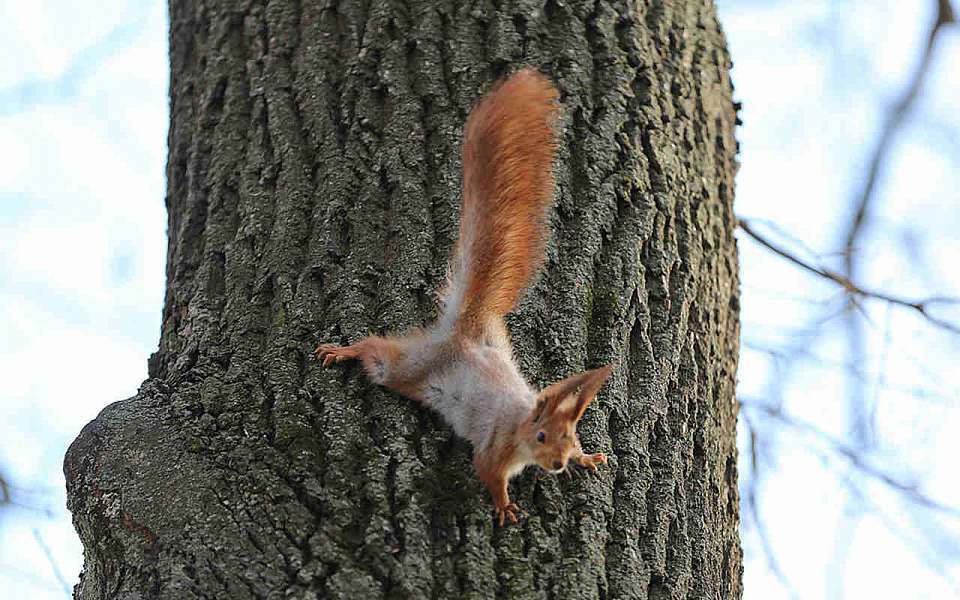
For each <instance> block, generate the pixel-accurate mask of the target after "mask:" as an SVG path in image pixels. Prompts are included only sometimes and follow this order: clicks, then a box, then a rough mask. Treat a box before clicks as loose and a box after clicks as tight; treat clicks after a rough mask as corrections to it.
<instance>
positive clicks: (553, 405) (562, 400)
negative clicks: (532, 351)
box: [540, 364, 614, 421]
mask: <svg viewBox="0 0 960 600" xmlns="http://www.w3.org/2000/svg"><path fill="white" fill-rule="evenodd" d="M613 367H614V365H613V364H609V365H606V366H603V367H600V368H598V369H592V370H590V371H584V372H583V373H578V374H577V375H573V376H571V377H567V378H566V379H562V380H560V381H558V382H557V383H554V384H553V385H551V386H549V387H548V388H546V389H545V390H543V391H542V392H540V398H541V400H540V402H543V404H544V406H543V410H544V412H545V413H546V414H548V415H552V414H555V413H564V415H565V418H568V419H570V420H572V421H579V420H580V417H582V416H583V413H584V411H586V410H587V406H589V405H590V402H592V401H593V399H594V397H596V395H597V392H599V391H600V388H601V387H603V383H604V382H605V381H606V380H607V377H609V376H610V373H611V372H613Z"/></svg>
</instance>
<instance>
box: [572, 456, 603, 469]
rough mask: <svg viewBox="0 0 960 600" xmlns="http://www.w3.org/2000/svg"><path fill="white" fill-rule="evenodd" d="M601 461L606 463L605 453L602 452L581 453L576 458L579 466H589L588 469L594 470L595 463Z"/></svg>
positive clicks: (595, 467)
mask: <svg viewBox="0 0 960 600" xmlns="http://www.w3.org/2000/svg"><path fill="white" fill-rule="evenodd" d="M600 463H603V464H607V455H606V454H604V453H603V452H597V453H596V454H581V455H580V458H578V459H577V464H579V465H580V466H581V467H590V469H592V470H594V471H596V470H597V465H598V464H600Z"/></svg>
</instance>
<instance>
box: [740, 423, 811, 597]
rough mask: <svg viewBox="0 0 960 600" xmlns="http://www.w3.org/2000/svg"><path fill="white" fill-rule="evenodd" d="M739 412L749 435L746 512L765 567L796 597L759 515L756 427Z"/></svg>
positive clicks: (758, 435)
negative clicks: (754, 531) (758, 542)
mask: <svg viewBox="0 0 960 600" xmlns="http://www.w3.org/2000/svg"><path fill="white" fill-rule="evenodd" d="M740 414H741V415H742V416H743V422H744V424H745V425H746V427H747V432H748V433H749V435H750V442H749V443H750V446H749V452H750V470H751V476H750V479H749V480H747V486H746V493H745V494H744V501H745V504H746V510H747V514H749V515H750V520H751V522H752V523H753V527H754V529H755V530H756V533H757V538H758V539H759V540H760V547H761V548H762V549H763V555H764V557H765V558H766V559H767V568H768V569H770V572H771V573H773V576H774V577H776V578H777V580H778V581H779V582H780V585H781V586H782V587H783V589H784V590H785V591H786V592H787V593H788V594H789V595H790V596H791V597H792V598H797V597H798V596H797V592H796V590H795V589H794V588H793V585H792V584H791V583H790V580H789V579H787V576H786V574H785V573H784V572H783V569H781V568H780V562H779V561H778V560H777V555H776V553H775V552H774V550H773V545H772V544H771V543H770V536H769V535H768V533H767V526H766V523H765V522H764V520H763V518H762V517H761V516H760V502H759V499H758V497H759V495H760V475H759V471H758V470H757V469H758V466H759V463H760V460H759V449H758V445H759V442H760V434H759V431H758V430H757V428H756V427H755V426H754V424H753V420H752V419H750V417H749V415H747V414H746V413H740Z"/></svg>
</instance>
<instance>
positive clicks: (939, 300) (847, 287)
mask: <svg viewBox="0 0 960 600" xmlns="http://www.w3.org/2000/svg"><path fill="white" fill-rule="evenodd" d="M737 225H739V226H740V229H742V230H743V231H744V233H746V234H747V235H749V236H750V237H751V238H753V239H754V240H755V241H756V242H757V243H759V244H760V245H761V246H763V247H765V248H767V249H768V250H770V251H771V252H773V253H775V254H778V255H780V256H782V257H783V258H785V259H787V260H788V261H790V262H792V263H793V264H795V265H797V266H798V267H800V268H802V269H803V270H805V271H808V272H809V273H812V274H814V275H817V276H818V277H822V278H823V279H826V280H828V281H832V282H833V283H835V284H837V285H839V286H840V287H841V288H843V290H844V291H845V292H846V293H848V294H850V295H851V296H859V297H861V298H872V299H874V300H882V301H883V302H888V303H890V304H895V305H897V306H902V307H904V308H909V309H912V310H914V311H916V312H918V313H920V315H921V316H922V317H923V318H925V319H926V320H927V321H929V322H930V323H932V324H934V325H936V326H937V327H940V328H941V329H945V330H947V331H949V332H951V333H955V334H958V335H960V325H956V324H955V323H951V322H949V321H946V320H944V319H941V318H939V317H937V316H934V315H932V314H931V313H930V312H929V310H928V308H929V307H930V306H931V305H933V304H955V303H960V298H948V297H944V296H932V297H930V298H924V299H922V300H910V299H907V298H901V297H899V296H893V295H891V294H887V293H886V292H878V291H876V290H870V289H866V288H864V287H863V286H861V285H859V284H857V283H854V282H853V281H852V280H851V279H850V278H849V277H847V276H845V275H841V274H840V273H837V272H836V271H832V270H830V269H827V268H826V267H820V266H816V265H812V264H810V263H808V262H806V261H805V260H803V259H801V258H799V257H797V256H796V255H795V254H793V253H791V252H790V251H788V250H785V249H784V248H782V247H780V246H778V245H776V244H774V243H773V242H771V241H770V240H768V239H767V238H765V237H764V236H762V235H761V234H759V233H757V231H756V230H755V229H754V228H753V227H752V226H751V225H750V222H749V221H748V220H747V219H737Z"/></svg>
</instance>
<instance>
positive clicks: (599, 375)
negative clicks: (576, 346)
mask: <svg viewBox="0 0 960 600" xmlns="http://www.w3.org/2000/svg"><path fill="white" fill-rule="evenodd" d="M612 370H613V365H607V366H605V367H600V368H599V369H593V370H592V371H586V372H583V373H580V374H578V375H574V376H572V377H567V378H566V379H564V380H562V381H558V382H557V383H555V384H553V385H551V386H550V387H548V388H546V389H544V390H543V391H542V392H540V394H539V395H538V396H537V404H536V406H535V407H534V409H533V412H532V413H531V415H530V418H529V420H528V421H527V427H525V428H524V435H525V436H527V437H529V439H528V440H526V441H527V444H528V445H529V447H530V449H531V450H532V452H533V457H534V459H535V460H536V461H537V464H538V465H540V467H541V468H542V469H544V470H545V471H550V472H553V473H559V472H560V471H563V470H564V469H565V468H566V467H567V462H568V461H569V460H570V457H571V455H575V454H576V453H577V449H578V448H579V441H578V440H577V423H578V422H579V421H580V417H582V416H583V413H584V411H586V410H587V407H588V406H589V405H590V402H592V401H593V399H594V398H595V397H596V395H597V392H599V391H600V387H601V386H602V385H603V382H604V381H606V380H607V377H609V376H610V372H611V371H612Z"/></svg>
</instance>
